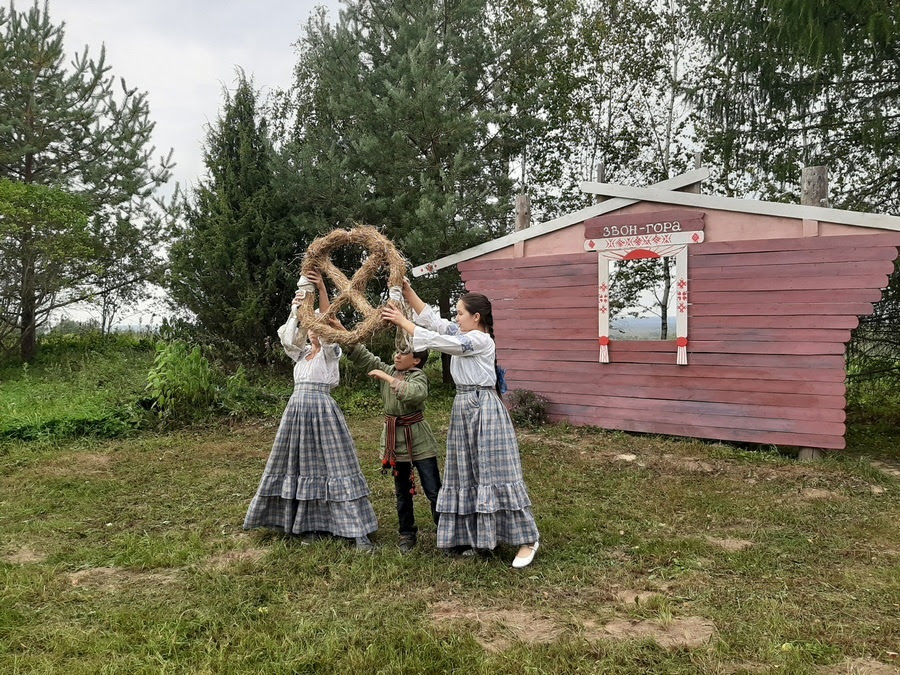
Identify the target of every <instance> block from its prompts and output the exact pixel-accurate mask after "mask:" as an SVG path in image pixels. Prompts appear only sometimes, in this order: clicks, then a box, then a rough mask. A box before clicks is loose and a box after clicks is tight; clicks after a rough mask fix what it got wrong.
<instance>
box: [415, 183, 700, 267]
mask: <svg viewBox="0 0 900 675" xmlns="http://www.w3.org/2000/svg"><path fill="white" fill-rule="evenodd" d="M706 178H709V169H706V168H701V169H694V170H693V171H688V172H687V173H683V174H681V175H679V176H675V177H674V178H669V179H668V180H664V181H662V182H661V183H655V184H654V187H656V188H659V189H660V190H677V189H678V188H685V187H688V186H690V185H694V184H695V183H699V182H700V181H702V180H704V179H706ZM638 201H640V200H639V199H610V200H608V201H605V202H601V203H599V204H592V205H591V206H586V207H585V208H583V209H579V210H578V211H573V212H572V213H567V214H566V215H564V216H560V217H559V218H554V219H553V220H548V221H546V222H544V223H538V224H537V225H532V226H531V227H527V228H525V229H524V230H519V231H518V232H513V233H512V234H507V235H505V236H503V237H498V238H497V239H492V240H491V241H486V242H485V243H483V244H479V245H478V246H473V247H472V248H467V249H466V250H465V251H460V252H459V253H454V254H453V255H448V256H445V257H443V258H441V259H440V260H436V261H434V262H431V263H428V264H426V265H419V266H418V267H414V268H413V270H412V273H413V276H415V277H420V276H422V275H423V274H429V273H431V272H437V271H438V270H439V269H443V268H445V267H450V266H451V265H456V264H457V263H461V262H463V261H464V260H470V259H472V258H477V257H478V256H480V255H484V254H485V253H490V252H491V251H497V250H499V249H501V248H506V247H507V246H512V245H513V244H515V243H516V242H520V241H527V240H528V239H533V238H534V237H540V236H543V235H545V234H549V233H550V232H555V231H556V230H561V229H562V228H564V227H568V226H569V225H574V224H575V223H580V222H581V221H583V220H587V219H588V218H593V217H594V216H601V215H603V214H604V213H611V212H613V211H617V210H619V209H621V208H623V207H625V206H628V205H629V204H634V203H636V202H638Z"/></svg>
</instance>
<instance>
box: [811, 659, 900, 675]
mask: <svg viewBox="0 0 900 675" xmlns="http://www.w3.org/2000/svg"><path fill="white" fill-rule="evenodd" d="M816 672H818V673H821V674H822V675H897V673H900V668H898V667H897V666H892V665H888V664H887V663H882V662H881V661H876V660H875V659H844V660H843V661H841V662H840V663H838V664H836V665H833V666H823V667H821V668H819V669H818V670H817V671H816Z"/></svg>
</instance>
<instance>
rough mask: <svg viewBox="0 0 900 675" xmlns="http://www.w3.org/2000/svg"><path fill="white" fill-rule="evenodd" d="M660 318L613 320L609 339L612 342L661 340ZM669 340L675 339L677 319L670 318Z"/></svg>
mask: <svg viewBox="0 0 900 675" xmlns="http://www.w3.org/2000/svg"><path fill="white" fill-rule="evenodd" d="M659 323H660V321H659V317H658V316H639V317H631V316H627V317H621V318H618V319H612V320H611V321H610V324H609V337H610V339H612V340H659ZM668 323H669V334H668V339H669V340H674V339H675V317H674V316H671V317H669V322H668Z"/></svg>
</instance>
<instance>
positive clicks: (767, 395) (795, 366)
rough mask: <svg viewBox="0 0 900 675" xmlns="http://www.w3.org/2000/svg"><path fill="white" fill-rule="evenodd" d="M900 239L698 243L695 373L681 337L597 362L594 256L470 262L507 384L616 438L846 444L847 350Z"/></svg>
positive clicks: (692, 263) (469, 279)
mask: <svg viewBox="0 0 900 675" xmlns="http://www.w3.org/2000/svg"><path fill="white" fill-rule="evenodd" d="M898 246H900V234H898V233H886V234H865V235H847V236H828V237H804V238H785V239H766V240H745V241H722V242H710V243H703V244H698V245H694V246H690V247H689V264H688V274H689V288H690V292H691V296H690V308H689V311H688V315H689V329H688V336H689V344H688V361H689V363H688V365H686V366H678V365H676V364H675V345H674V341H659V340H656V341H615V340H613V341H612V343H611V345H610V350H609V351H610V361H611V362H610V363H608V364H601V363H598V349H599V348H598V343H597V257H596V254H594V253H576V254H571V255H549V256H532V257H527V258H497V259H490V260H479V259H474V260H470V261H467V262H464V263H460V264H459V269H460V272H461V274H462V277H463V280H464V281H465V283H466V287H467V288H468V289H469V290H470V291H477V292H480V293H484V294H485V295H487V296H488V297H489V298H490V299H491V300H492V302H493V306H494V319H495V335H496V339H497V356H498V359H499V361H500V363H501V365H503V366H504V367H505V368H506V369H507V380H508V382H509V387H510V389H511V390H512V389H529V390H531V391H534V392H536V393H539V394H542V395H543V396H545V397H546V398H547V399H549V401H550V403H551V405H550V414H551V418H553V419H557V420H560V419H566V420H568V421H570V422H571V423H573V424H582V425H593V426H598V427H602V428H607V429H622V430H625V431H638V432H650V433H660V434H671V435H677V436H690V437H697V438H711V439H721V440H730V441H743V442H752V443H766V444H768V443H771V444H777V445H791V446H811V447H820V448H833V449H840V448H843V447H844V432H845V425H844V420H845V413H844V408H845V405H846V399H845V387H844V380H845V375H846V373H845V362H844V349H845V345H846V343H847V342H848V341H849V340H850V331H851V330H852V329H853V328H855V327H856V325H857V323H858V318H857V317H859V316H864V315H868V314H870V313H871V312H872V305H873V303H875V302H878V300H879V299H880V298H881V289H882V288H884V287H885V286H886V284H887V281H888V276H889V275H890V274H891V272H892V271H893V269H894V260H895V259H896V258H897V255H898Z"/></svg>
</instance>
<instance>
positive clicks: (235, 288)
mask: <svg viewBox="0 0 900 675" xmlns="http://www.w3.org/2000/svg"><path fill="white" fill-rule="evenodd" d="M203 158H204V164H205V166H206V170H207V176H205V177H203V178H201V179H200V180H199V182H198V185H197V187H196V188H195V189H194V190H193V191H192V193H191V194H189V195H188V197H187V199H186V202H185V204H184V206H185V214H186V218H185V222H184V223H183V225H182V226H181V227H180V228H179V230H178V232H177V234H176V238H175V242H174V244H173V246H172V249H171V255H170V257H171V266H170V275H169V287H170V290H171V293H172V297H173V299H174V301H175V302H176V304H178V305H180V306H181V307H184V308H186V309H188V310H189V311H190V312H192V313H193V314H194V315H195V317H196V319H197V322H198V323H199V325H200V326H201V327H202V328H203V329H205V330H206V331H208V332H209V333H210V334H212V335H213V336H216V337H218V338H220V339H223V340H226V341H228V342H230V343H232V344H233V345H235V346H237V347H239V348H240V349H241V350H242V352H243V353H245V354H248V355H250V356H251V357H254V358H262V357H263V356H264V351H265V342H266V338H267V337H270V336H272V335H274V334H275V331H276V329H277V327H278V326H279V325H280V323H281V322H282V321H283V320H284V317H285V314H286V311H287V308H288V307H289V305H290V301H291V297H292V295H293V291H294V289H295V285H296V278H297V276H298V274H299V264H297V256H298V252H299V253H302V251H303V250H304V249H305V248H306V245H307V244H308V243H309V237H308V236H307V235H305V234H304V232H305V229H304V227H303V226H302V225H301V226H299V227H298V226H297V224H296V222H293V221H292V220H291V218H290V217H289V211H288V206H289V202H288V199H287V198H286V193H287V191H288V190H289V189H290V187H291V186H290V184H287V185H284V186H283V187H280V186H279V177H278V172H277V171H276V167H277V160H275V158H274V152H273V148H272V144H271V141H270V139H269V134H268V125H267V122H266V120H265V119H264V118H263V116H262V115H261V113H260V111H259V108H258V105H257V93H256V91H255V90H254V89H253V84H252V82H251V81H249V80H248V79H247V78H246V76H245V75H244V74H243V73H239V76H238V81H237V86H236V88H235V90H234V93H233V94H232V93H229V92H228V91H226V92H225V102H224V106H223V111H222V113H221V114H220V116H219V119H218V120H217V121H216V123H215V124H214V125H213V126H212V127H211V128H210V130H209V132H208V135H207V138H206V147H205V148H204V153H203Z"/></svg>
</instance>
